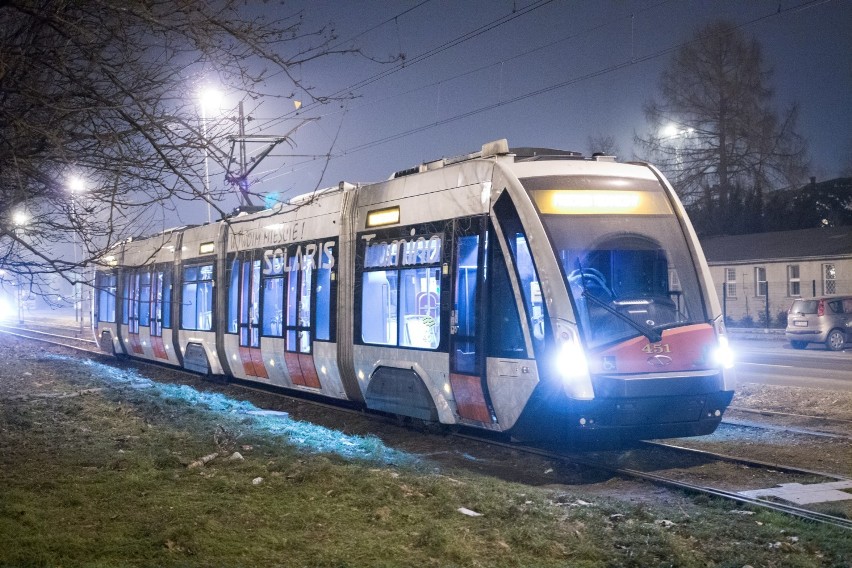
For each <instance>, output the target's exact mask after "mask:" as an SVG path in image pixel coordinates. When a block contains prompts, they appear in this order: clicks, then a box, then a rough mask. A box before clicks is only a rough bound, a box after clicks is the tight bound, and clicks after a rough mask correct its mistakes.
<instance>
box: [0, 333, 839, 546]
mask: <svg viewBox="0 0 852 568" xmlns="http://www.w3.org/2000/svg"><path fill="white" fill-rule="evenodd" d="M0 332H2V333H5V334H9V335H13V336H15V337H19V338H23V339H28V340H35V341H40V342H45V343H49V344H53V345H57V346H61V347H65V348H70V349H74V350H77V351H79V352H82V353H86V354H88V355H99V356H100V355H103V353H101V352H100V351H99V350H98V349H97V345H96V343H95V341H94V340H91V339H85V338H80V337H76V336H72V335H68V334H63V333H53V332H47V331H42V330H36V329H30V328H20V327H15V326H7V325H0ZM133 362H134V363H139V364H141V365H145V366H151V367H154V368H156V369H159V370H162V369H163V367H162V366H160V365H156V364H154V363H151V364H148V363H147V362H145V361H139V360H135V359H134V360H133ZM169 370H170V371H173V372H179V373H182V372H183V371H181V370H179V369H173V368H171V367H170V368H169ZM187 374H190V375H192V376H193V377H197V375H194V374H191V373H187ZM238 384H240V386H243V387H246V388H250V389H251V390H257V391H261V392H264V393H269V392H270V391H269V390H268V389H263V388H258V387H256V386H252V385H245V384H243V383H242V382H238ZM276 394H280V392H279V391H276ZM288 397H289V398H291V399H297V400H299V401H301V402H307V403H311V404H321V405H323V406H325V407H328V408H332V409H334V410H336V411H338V412H357V413H359V414H361V415H363V414H364V412H363V411H361V410H354V409H351V408H346V407H345V406H343V407H341V406H336V405H328V404H327V403H322V402H317V401H312V400H309V399H308V400H306V399H304V398H302V397H292V396H289V395H288ZM377 417H378V416H377ZM814 418H816V417H814ZM453 435H454V436H455V437H457V438H460V439H466V440H471V441H475V442H477V443H484V444H487V445H488V446H491V447H501V448H505V449H509V450H513V451H516V452H523V453H527V454H529V455H535V456H538V457H540V458H544V459H546V460H552V461H554V462H557V463H569V464H574V465H579V466H583V467H588V468H593V469H596V470H599V471H603V472H607V473H609V474H612V475H617V476H620V477H625V478H631V479H639V480H643V481H646V482H650V483H653V484H655V485H658V486H663V487H667V488H671V489H677V490H683V491H687V492H690V493H694V494H704V495H709V496H713V497H718V498H722V499H726V500H730V501H734V502H736V503H738V504H741V505H747V506H750V507H754V508H757V509H769V510H772V511H776V512H780V513H784V514H787V515H791V516H794V517H798V518H801V519H806V520H809V521H814V522H820V523H826V524H829V525H833V526H836V527H840V528H844V529H847V530H852V519H849V518H843V517H839V516H833V515H829V514H826V513H822V512H819V511H814V510H810V509H806V508H802V507H797V506H795V505H789V504H786V503H782V502H778V501H769V500H766V499H761V498H757V497H749V496H745V495H742V494H740V493H738V492H737V491H736V490H734V489H731V488H729V487H725V485H726V484H721V485H720V486H712V485H710V484H708V483H707V482H706V479H705V480H704V481H702V482H697V481H694V480H692V478H694V475H693V474H692V473H691V472H690V470H693V469H700V470H701V471H700V473H699V475H700V476H703V477H705V478H706V477H712V475H710V473H712V472H709V470H711V469H713V468H719V467H720V465H719V464H727V466H729V467H734V468H748V470H749V473H750V474H751V475H752V477H755V472H761V474H760V476H759V480H760V482H761V485H762V486H764V487H767V486H768V487H771V486H773V485H778V484H780V483H792V482H803V483H814V482H818V481H820V480H829V481H847V480H848V478H846V477H844V476H840V475H836V474H832V473H826V472H819V471H813V470H808V469H802V468H797V467H793V466H785V465H783V464H777V463H767V462H761V461H757V460H752V459H747V458H741V457H736V456H731V455H725V454H719V453H714V452H708V451H704V450H695V449H691V448H685V447H681V446H676V445H673V444H666V443H661V442H642V443H639V444H637V445H635V446H634V447H633V448H632V449H631V450H630V451H628V452H623V451H595V452H565V451H561V450H560V451H557V450H549V449H541V448H535V447H530V446H524V445H518V444H516V443H510V442H505V441H500V440H495V439H485V438H483V437H482V436H473V435H471V434H467V433H464V432H454V433H453ZM667 461H668V463H670V464H674V465H673V466H672V467H667V466H666V465H665V464H666V463H667ZM662 471H667V472H669V473H668V474H664V473H660V472H662ZM723 477H724V476H723ZM710 483H712V481H711V482H710ZM728 484H729V483H728ZM752 484H754V480H752Z"/></svg>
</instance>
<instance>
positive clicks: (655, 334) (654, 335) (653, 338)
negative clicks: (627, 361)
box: [583, 289, 663, 343]
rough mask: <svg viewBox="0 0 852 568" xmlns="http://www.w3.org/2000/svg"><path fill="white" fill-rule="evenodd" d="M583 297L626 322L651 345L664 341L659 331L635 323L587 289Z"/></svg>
mask: <svg viewBox="0 0 852 568" xmlns="http://www.w3.org/2000/svg"><path fill="white" fill-rule="evenodd" d="M583 297H584V298H586V299H587V300H591V301H592V302H594V303H595V304H596V305H598V306H600V307H601V308H603V309H604V310H606V311H608V312H609V313H611V314H612V315H614V316H615V317H617V318H618V319H620V320H622V321H624V322H625V323H626V324H627V325H629V326H630V327H632V328H633V329H635V330H636V331H638V332H639V333H641V334H642V335H644V336H645V337H647V338H648V341H650V342H651V343H659V342H660V341H662V340H663V335H662V334H661V333H660V332H659V331H657V330H656V329H652V328H650V327H648V326H646V325H642V324H641V323H639V322H637V321H635V320H634V319H633V318H631V317H630V316H626V315H624V314H623V313H621V312H619V311H618V310H616V309H615V308H613V307H612V306H610V305H609V304H608V303H606V302H604V301H603V300H601V299H600V298H598V297H596V296H594V295H592V294H589V292H588V290H585V289H584V290H583Z"/></svg>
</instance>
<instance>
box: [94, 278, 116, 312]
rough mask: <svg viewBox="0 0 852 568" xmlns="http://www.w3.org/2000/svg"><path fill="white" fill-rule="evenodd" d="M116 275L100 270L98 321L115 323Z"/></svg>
mask: <svg viewBox="0 0 852 568" xmlns="http://www.w3.org/2000/svg"><path fill="white" fill-rule="evenodd" d="M116 288H117V287H116V275H115V274H107V273H105V272H98V284H97V290H98V292H97V293H98V321H102V322H105V323H115V293H116V291H117V290H116Z"/></svg>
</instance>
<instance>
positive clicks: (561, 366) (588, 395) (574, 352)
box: [555, 322, 595, 399]
mask: <svg viewBox="0 0 852 568" xmlns="http://www.w3.org/2000/svg"><path fill="white" fill-rule="evenodd" d="M556 342H557V346H558V349H557V352H556V361H555V364H556V371H557V373H559V375H560V376H561V377H562V380H563V382H564V384H565V390H566V392H567V394H568V396H570V397H571V398H576V399H592V398H594V397H595V393H594V390H593V389H592V380H591V377H590V376H589V364H588V362H587V361H586V353H585V351H584V350H583V345H582V344H581V343H580V338H579V336H578V335H577V333H576V332H575V331H574V330H573V329H570V328H568V327H567V326H564V325H560V322H557V325H556Z"/></svg>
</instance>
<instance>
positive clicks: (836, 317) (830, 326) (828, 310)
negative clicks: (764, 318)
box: [785, 296, 852, 351]
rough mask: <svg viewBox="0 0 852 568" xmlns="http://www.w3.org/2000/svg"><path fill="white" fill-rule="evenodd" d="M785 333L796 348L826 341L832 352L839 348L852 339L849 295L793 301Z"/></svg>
mask: <svg viewBox="0 0 852 568" xmlns="http://www.w3.org/2000/svg"><path fill="white" fill-rule="evenodd" d="M785 335H786V336H787V339H789V340H790V345H792V346H793V347H794V348H795V349H804V348H805V347H807V346H808V343H825V346H826V347H827V348H828V349H830V350H831V351H840V350H841V349H843V346H844V344H845V343H846V342H847V341H852V296H825V297H822V298H812V299H808V300H805V299H802V300H796V301H795V302H793V306H792V307H791V308H790V311H789V312H787V329H786V330H785Z"/></svg>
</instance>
